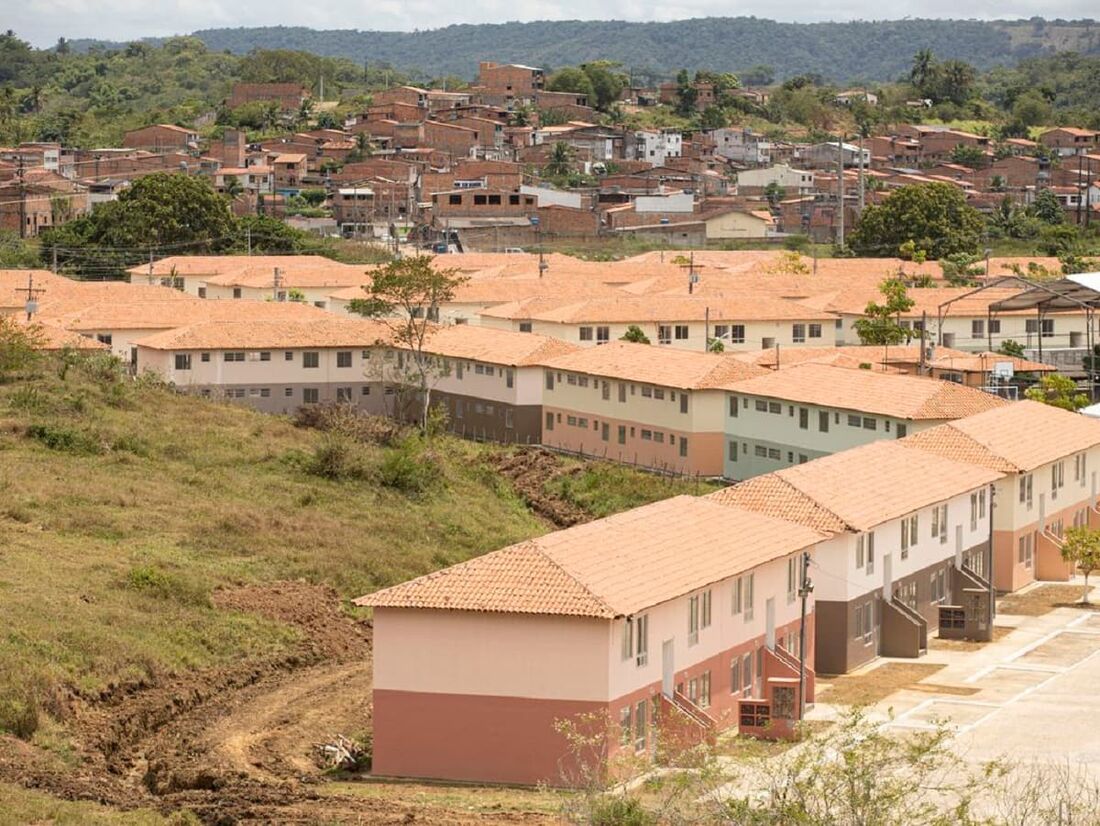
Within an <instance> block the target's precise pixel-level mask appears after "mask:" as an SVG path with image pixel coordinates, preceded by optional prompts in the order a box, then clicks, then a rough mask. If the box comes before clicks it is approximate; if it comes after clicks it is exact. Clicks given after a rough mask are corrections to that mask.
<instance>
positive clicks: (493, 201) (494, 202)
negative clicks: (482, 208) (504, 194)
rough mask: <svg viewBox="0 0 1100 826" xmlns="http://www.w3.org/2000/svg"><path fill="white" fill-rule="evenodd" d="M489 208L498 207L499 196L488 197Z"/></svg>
mask: <svg viewBox="0 0 1100 826" xmlns="http://www.w3.org/2000/svg"><path fill="white" fill-rule="evenodd" d="M489 206H500V196H499V195H490V196H489Z"/></svg>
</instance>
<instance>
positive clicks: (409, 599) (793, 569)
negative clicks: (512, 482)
mask: <svg viewBox="0 0 1100 826" xmlns="http://www.w3.org/2000/svg"><path fill="white" fill-rule="evenodd" d="M822 538H823V536H822V534H820V533H818V532H817V531H815V530H813V529H811V528H807V527H804V526H802V525H799V524H794V523H791V522H786V521H783V520H781V519H775V518H771V517H768V516H765V515H762V514H759V513H753V512H750V511H746V510H743V509H740V508H736V507H730V506H727V505H723V504H720V503H717V502H710V501H706V500H705V499H697V498H694V497H690V496H678V497H674V498H672V499H668V500H665V501H663V502H657V503H655V504H652V505H647V506H645V507H641V508H637V509H635V510H632V511H628V512H625V513H621V514H617V515H615V516H611V517H608V518H606V519H601V520H598V521H595V522H590V523H588V524H585V525H580V526H577V527H573V528H568V529H566V530H561V531H557V532H555V533H551V534H548V535H546V536H542V537H539V538H537V539H532V540H528V541H525V542H521V543H519V544H517V545H512V546H510V547H507V548H504V549H503V550H499V551H496V552H494V553H490V554H486V555H484V556H480V557H477V558H475V559H472V560H470V561H468V562H463V563H460V564H458V565H455V566H452V567H450V568H445V569H443V570H441V571H436V572H435V573H431V574H428V575H426V576H423V577H420V578H419V579H414V580H412V581H410V582H406V583H404V584H401V585H396V586H394V587H392V588H388V589H385V590H382V591H378V592H376V593H374V594H370V595H368V596H365V597H361V598H360V599H358V600H356V603H357V604H358V605H361V606H368V607H372V608H373V609H374V616H373V621H374V692H373V699H374V721H373V722H374V771H375V772H376V773H377V774H380V775H396V776H406V777H426V778H440V779H448V780H466V781H478V782H504V783H525V784H531V783H538V782H546V783H549V784H552V785H562V784H568V783H570V782H571V781H572V780H574V779H575V777H571V776H570V774H571V771H572V770H575V769H576V766H575V765H574V763H573V761H572V758H573V757H574V754H573V753H572V752H571V750H570V746H569V743H568V741H567V739H566V737H565V734H564V733H563V731H562V729H561V726H562V724H563V723H566V724H568V723H570V722H572V723H573V724H574V725H576V726H577V727H578V728H579V729H580V730H581V731H590V730H594V731H597V732H598V731H602V730H604V729H605V728H608V727H610V728H611V730H612V732H613V733H612V735H611V736H610V737H609V738H608V740H607V741H606V742H604V743H601V745H600V747H599V748H598V749H597V751H598V752H599V754H598V756H599V757H608V758H614V757H615V755H617V754H630V755H635V754H636V755H639V756H645V755H648V754H651V753H652V751H653V749H654V747H655V745H656V741H657V739H658V738H660V737H662V736H663V734H662V733H663V732H666V731H667V730H668V729H667V728H666V726H667V725H668V724H669V723H670V722H671V720H672V719H673V718H676V719H678V720H679V721H680V722H685V723H687V724H689V725H694V726H698V727H699V728H700V729H703V730H714V729H718V728H724V727H727V726H733V725H737V724H738V722H739V721H738V718H737V714H736V709H737V704H738V701H739V700H741V699H743V698H755V697H764V698H776V699H777V700H778V694H777V689H778V688H779V684H785V685H786V691H787V692H789V691H790V688H789V686H790V684H791V683H794V684H797V666H798V660H797V659H796V658H795V652H792V651H790V650H788V649H786V648H785V647H784V646H783V644H782V643H783V641H787V643H788V645H794V643H792V642H790V641H791V640H792V639H793V640H797V639H798V638H799V636H798V631H799V611H800V601H799V600H798V599H797V598H796V592H797V588H798V582H799V576H800V571H801V563H802V557H803V555H804V553H806V552H809V551H811V550H812V549H813V547H814V546H815V545H816V544H817V543H818V542H819V541H821V539H822ZM812 606H813V602H812V600H811V601H810V608H811V611H810V613H809V621H808V623H807V625H808V626H812V618H813V612H812ZM813 650H814V648H813V643H812V628H811V629H810V633H809V634H808V639H807V644H806V648H805V651H806V653H807V657H808V659H809V662H808V663H807V665H808V679H807V690H806V696H807V698H808V699H809V698H810V697H812V690H813V670H812V669H813V662H812V657H811V656H810V655H811V654H812V652H813ZM792 678H793V679H792ZM786 696H787V698H791V695H790V694H789V693H788V694H787V695H786ZM795 699H796V698H795ZM782 705H783V704H782V703H779V702H775V703H773V711H774V712H776V714H777V716H778V715H779V714H782V713H784V712H782V711H781V709H780V707H781V706H782ZM797 708H798V704H797V702H795V703H794V704H793V707H788V709H787V711H786V712H785V713H786V714H788V715H792V714H793V715H797V713H798V712H797Z"/></svg>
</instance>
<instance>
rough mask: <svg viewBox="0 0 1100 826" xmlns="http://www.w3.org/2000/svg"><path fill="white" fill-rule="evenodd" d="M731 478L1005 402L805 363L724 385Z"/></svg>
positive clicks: (925, 382)
mask: <svg viewBox="0 0 1100 826" xmlns="http://www.w3.org/2000/svg"><path fill="white" fill-rule="evenodd" d="M727 390H728V394H727V398H726V410H725V413H726V417H725V432H726V445H725V451H724V454H725V466H724V470H723V475H724V476H725V477H726V478H728V479H749V478H751V477H753V476H759V475H760V474H763V473H769V472H771V471H774V470H777V469H779V468H783V467H788V466H790V465H797V464H803V463H805V462H807V461H810V460H811V459H816V458H818V457H820V456H826V455H829V454H832V453H839V452H840V451H843V450H847V449H849V448H852V447H856V446H859V445H863V444H867V443H868V442H874V441H879V440H881V439H900V438H902V437H904V436H906V435H908V434H910V433H915V432H917V431H919V430H923V429H926V428H929V427H933V426H935V425H937V424H941V423H943V422H946V421H951V420H953V419H959V418H962V417H964V416H969V415H972V414H974V413H978V412H981V411H983V410H990V409H992V408H995V407H1001V406H1003V405H1005V404H1007V403H1006V402H1005V401H1004V400H1003V399H1001V398H999V397H997V396H994V395H992V394H990V393H984V392H982V391H981V390H977V389H974V388H971V387H964V386H962V385H961V384H956V383H954V382H947V381H939V380H937V379H931V378H925V377H922V376H906V375H899V374H894V373H882V372H876V371H873V370H861V369H858V368H857V369H852V368H850V367H837V366H832V365H829V364H815V363H813V362H806V363H803V364H799V365H796V366H794V367H788V368H784V369H782V370H776V371H772V372H769V373H767V374H766V375H762V376H758V377H756V378H750V379H746V380H745V381H741V382H737V383H736V384H733V385H730V386H728V387H727Z"/></svg>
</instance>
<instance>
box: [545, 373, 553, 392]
mask: <svg viewBox="0 0 1100 826" xmlns="http://www.w3.org/2000/svg"><path fill="white" fill-rule="evenodd" d="M546 389H547V390H553V389H554V374H553V373H552V372H550V371H549V370H547V371H546Z"/></svg>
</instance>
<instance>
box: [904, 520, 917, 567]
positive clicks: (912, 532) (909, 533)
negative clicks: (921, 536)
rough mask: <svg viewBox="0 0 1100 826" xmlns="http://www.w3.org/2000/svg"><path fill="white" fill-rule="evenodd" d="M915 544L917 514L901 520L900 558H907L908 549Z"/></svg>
mask: <svg viewBox="0 0 1100 826" xmlns="http://www.w3.org/2000/svg"><path fill="white" fill-rule="evenodd" d="M916 544H917V514H915V513H914V514H913V515H912V516H910V517H909V518H908V519H903V520H902V521H901V558H902V559H908V558H909V549H910V548H911V547H913V546H914V545H916Z"/></svg>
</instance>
